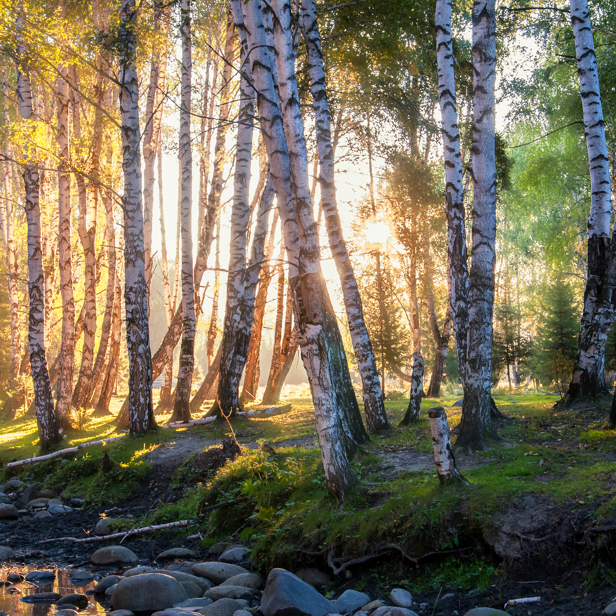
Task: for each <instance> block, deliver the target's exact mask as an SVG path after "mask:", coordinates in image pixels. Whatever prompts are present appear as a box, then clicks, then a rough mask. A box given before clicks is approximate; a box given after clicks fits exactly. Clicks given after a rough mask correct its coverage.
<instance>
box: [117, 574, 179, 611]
mask: <svg viewBox="0 0 616 616" xmlns="http://www.w3.org/2000/svg"><path fill="white" fill-rule="evenodd" d="M186 599H188V597H187V596H186V590H184V587H183V586H182V584H180V583H179V582H178V581H177V580H176V579H174V578H172V577H171V576H170V575H163V574H161V573H142V574H141V575H134V576H133V577H129V578H124V579H123V580H120V581H119V582H118V585H117V586H116V589H115V592H114V593H113V596H112V597H111V605H112V607H113V609H114V610H130V611H131V612H157V611H159V610H164V609H166V608H168V607H173V606H174V605H176V604H177V603H181V602H182V601H186Z"/></svg>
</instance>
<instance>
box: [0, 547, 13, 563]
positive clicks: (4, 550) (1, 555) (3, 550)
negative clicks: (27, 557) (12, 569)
mask: <svg viewBox="0 0 616 616" xmlns="http://www.w3.org/2000/svg"><path fill="white" fill-rule="evenodd" d="M13 558H15V552H13V550H11V548H10V547H8V546H6V545H2V546H0V563H3V562H6V561H7V560H11V559H13Z"/></svg>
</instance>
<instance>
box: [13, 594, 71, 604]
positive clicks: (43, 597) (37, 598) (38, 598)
mask: <svg viewBox="0 0 616 616" xmlns="http://www.w3.org/2000/svg"><path fill="white" fill-rule="evenodd" d="M61 598H62V595H59V594H58V593H57V592H36V593H34V594H32V595H26V596H25V597H22V598H21V599H20V601H22V602H23V603H56V602H57V601H58V599H61Z"/></svg>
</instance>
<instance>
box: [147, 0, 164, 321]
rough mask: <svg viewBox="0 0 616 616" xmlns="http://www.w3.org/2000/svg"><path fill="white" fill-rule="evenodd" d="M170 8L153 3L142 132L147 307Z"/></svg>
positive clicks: (160, 3)
mask: <svg viewBox="0 0 616 616" xmlns="http://www.w3.org/2000/svg"><path fill="white" fill-rule="evenodd" d="M169 11H170V7H169V5H167V6H165V5H164V3H163V2H162V1H160V0H159V1H157V2H155V3H154V36H155V37H157V39H158V40H155V42H154V52H153V53H152V62H151V64H150V85H149V89H148V98H147V101H146V111H145V118H146V119H145V128H144V131H143V243H144V249H145V279H146V282H147V290H148V310H149V307H150V284H151V280H152V218H153V212H154V180H155V178H154V162H155V160H156V154H157V152H158V143H159V141H160V125H161V119H162V115H163V102H164V94H163V91H164V88H165V77H166V73H167V45H168V43H167V38H168V36H169V22H170V19H169Z"/></svg>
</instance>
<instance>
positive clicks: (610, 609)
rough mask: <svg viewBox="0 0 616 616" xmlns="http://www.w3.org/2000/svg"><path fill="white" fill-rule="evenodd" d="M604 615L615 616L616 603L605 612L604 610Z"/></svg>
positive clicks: (610, 605)
mask: <svg viewBox="0 0 616 616" xmlns="http://www.w3.org/2000/svg"><path fill="white" fill-rule="evenodd" d="M603 613H604V614H608V616H613V614H616V601H614V602H612V603H610V604H609V605H608V606H607V607H606V608H605V609H604V610H603Z"/></svg>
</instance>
